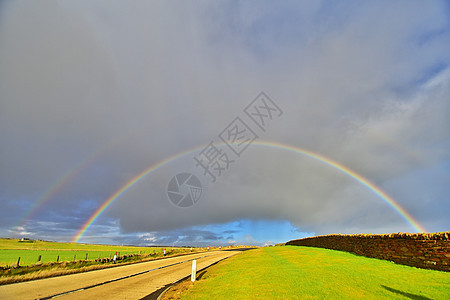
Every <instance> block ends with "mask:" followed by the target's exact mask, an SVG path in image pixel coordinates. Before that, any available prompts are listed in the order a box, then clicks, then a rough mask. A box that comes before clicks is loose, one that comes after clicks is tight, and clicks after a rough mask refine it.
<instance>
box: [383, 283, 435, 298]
mask: <svg viewBox="0 0 450 300" xmlns="http://www.w3.org/2000/svg"><path fill="white" fill-rule="evenodd" d="M381 286H382V287H383V288H384V289H386V290H388V291H389V292H392V293H395V294H399V295H402V296H405V297H407V298H409V299H415V300H431V298H427V297H424V296H420V295H416V294H411V293H406V292H402V291H400V290H396V289H393V288H391V287H388V286H385V285H381Z"/></svg>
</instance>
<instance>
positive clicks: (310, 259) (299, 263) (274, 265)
mask: <svg viewBox="0 0 450 300" xmlns="http://www.w3.org/2000/svg"><path fill="white" fill-rule="evenodd" d="M198 278H200V279H199V280H197V281H196V282H195V284H194V285H193V286H192V285H191V284H190V282H184V283H183V284H181V285H180V286H178V287H175V291H172V292H170V291H169V294H168V295H167V296H169V295H170V293H173V294H176V293H178V292H179V291H180V290H183V289H185V290H184V291H182V293H181V299H227V298H233V299H259V298H266V299H273V298H277V299H292V298H301V299H303V298H319V299H336V298H340V299H347V298H394V299H407V298H409V299H450V273H447V272H441V271H433V270H423V269H417V268H413V267H408V266H402V265H397V264H394V263H392V262H388V261H383V260H378V259H373V258H367V257H362V256H357V255H354V254H350V253H346V252H341V251H334V250H327V249H320V248H311V247H296V246H286V247H269V248H260V249H257V250H251V251H247V252H244V253H241V254H239V255H235V256H233V257H231V258H229V259H227V260H225V261H223V262H221V263H219V264H218V265H215V266H212V267H211V268H209V269H207V270H206V271H204V272H200V273H198ZM183 285H184V286H183ZM176 289H178V291H176Z"/></svg>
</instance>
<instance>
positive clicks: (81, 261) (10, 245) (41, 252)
mask: <svg viewBox="0 0 450 300" xmlns="http://www.w3.org/2000/svg"><path fill="white" fill-rule="evenodd" d="M163 250H164V248H161V247H133V246H113V245H90V244H75V243H56V242H44V241H26V242H21V241H19V240H17V239H15V240H14V239H0V284H9V283H14V282H21V281H28V280H34V279H41V278H47V277H54V276H60V275H67V274H74V273H80V272H86V271H92V270H99V269H104V268H109V267H113V266H117V265H124V264H130V263H136V262H141V261H149V260H153V259H158V258H162V257H163V256H164V255H163ZM203 250H204V249H201V248H195V249H194V252H198V251H203ZM115 252H118V254H119V255H120V256H119V257H118V261H117V262H118V263H117V264H115V265H113V263H112V260H111V259H110V258H111V257H113V256H114V253H115ZM186 253H190V249H189V248H167V251H166V256H167V257H169V256H176V255H182V254H186ZM86 254H87V259H86ZM39 256H40V257H41V260H40V261H38V258H39ZM18 257H20V267H17V260H18ZM57 261H59V262H58V263H57Z"/></svg>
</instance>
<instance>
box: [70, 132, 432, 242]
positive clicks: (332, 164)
mask: <svg viewBox="0 0 450 300" xmlns="http://www.w3.org/2000/svg"><path fill="white" fill-rule="evenodd" d="M253 145H257V146H264V147H270V148H274V149H280V150H285V151H290V152H294V153H297V154H301V155H304V156H307V157H309V158H312V159H315V160H317V161H319V162H321V163H324V164H325V165H327V166H330V167H333V168H334V169H336V170H338V171H339V172H341V173H344V174H345V175H347V176H349V177H351V178H353V179H355V180H356V181H357V182H359V183H361V184H362V185H363V186H365V187H367V188H368V189H369V190H370V191H372V192H373V193H374V194H375V195H377V196H378V197H379V198H381V199H382V200H383V201H384V202H386V204H388V205H389V206H390V207H391V208H392V209H394V210H395V211H396V212H397V213H398V214H399V215H400V216H401V217H402V218H403V219H404V220H405V221H406V222H407V223H408V224H410V225H411V227H412V228H414V230H415V231H417V232H426V230H425V229H424V228H423V226H421V225H420V224H419V222H418V221H417V220H415V219H414V218H413V216H412V215H411V214H409V213H408V212H407V211H406V210H405V209H404V208H403V207H401V206H400V205H399V204H398V203H397V202H396V201H395V200H394V199H393V198H392V197H390V196H389V195H388V194H386V193H385V192H384V191H383V190H381V189H380V188H379V187H377V186H376V185H375V184H373V183H372V182H370V181H369V180H368V179H366V178H364V177H363V176H361V175H359V174H358V173H356V172H354V171H353V170H351V169H349V168H347V167H345V166H343V165H341V164H339V163H337V162H335V161H333V160H331V159H329V158H327V157H325V156H322V155H320V154H317V153H314V152H311V151H308V150H305V149H302V148H299V147H294V146H290V145H284V144H280V143H275V142H268V141H254V142H253V143H252V146H253ZM203 148H204V146H201V147H196V148H194V149H190V150H188V151H185V152H182V153H178V154H175V155H173V156H171V157H169V158H167V159H165V160H163V161H161V162H158V163H156V164H154V165H152V166H150V167H149V168H147V169H146V170H144V171H142V172H141V173H139V174H138V175H137V176H135V177H134V178H132V179H131V180H130V181H128V182H127V183H126V184H124V185H123V186H122V187H121V188H119V189H118V190H117V191H116V192H115V193H114V194H112V195H111V196H110V197H109V198H108V199H106V200H105V201H104V202H103V204H102V205H101V206H100V207H99V208H98V209H97V210H96V211H95V212H94V213H93V214H92V215H91V217H89V219H88V220H87V221H86V222H85V223H84V224H83V226H82V227H81V228H80V229H79V231H78V232H77V234H76V235H75V236H74V237H73V239H72V241H73V242H78V241H79V240H80V239H81V238H82V237H83V235H84V234H85V233H86V231H87V230H88V229H89V227H90V226H91V225H92V224H93V223H94V222H95V220H97V218H98V217H99V216H100V215H101V214H102V213H103V212H104V211H105V210H106V209H107V208H108V206H109V205H111V203H113V202H114V201H115V200H116V199H117V198H119V197H120V196H121V195H122V194H123V193H125V192H126V191H127V190H128V189H130V188H131V187H133V186H134V185H135V184H137V183H138V182H139V181H141V180H142V179H143V178H144V177H145V176H147V175H148V174H150V173H152V172H154V171H156V170H158V169H159V168H161V167H162V166H164V165H166V164H168V163H170V162H172V161H174V160H177V159H179V158H181V157H184V156H186V155H188V154H192V153H193V152H196V151H199V150H201V149H203Z"/></svg>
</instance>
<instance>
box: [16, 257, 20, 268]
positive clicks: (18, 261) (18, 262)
mask: <svg viewBox="0 0 450 300" xmlns="http://www.w3.org/2000/svg"><path fill="white" fill-rule="evenodd" d="M19 264H20V256H19V259H18V260H17V267H20V265H19Z"/></svg>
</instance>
